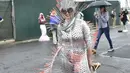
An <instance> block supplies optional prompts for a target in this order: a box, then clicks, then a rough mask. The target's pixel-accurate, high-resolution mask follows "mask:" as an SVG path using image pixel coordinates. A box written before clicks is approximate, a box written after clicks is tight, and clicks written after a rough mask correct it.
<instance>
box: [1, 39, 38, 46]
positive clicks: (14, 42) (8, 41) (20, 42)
mask: <svg viewBox="0 0 130 73" xmlns="http://www.w3.org/2000/svg"><path fill="white" fill-rule="evenodd" d="M35 41H38V39H29V40H24V41H15V40H14V39H10V40H6V41H0V45H7V44H11V45H14V44H22V43H29V42H35Z"/></svg>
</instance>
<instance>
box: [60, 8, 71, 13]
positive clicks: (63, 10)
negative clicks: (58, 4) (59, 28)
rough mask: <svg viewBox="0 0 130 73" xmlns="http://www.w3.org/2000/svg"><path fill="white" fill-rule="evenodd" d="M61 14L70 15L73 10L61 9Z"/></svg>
mask: <svg viewBox="0 0 130 73" xmlns="http://www.w3.org/2000/svg"><path fill="white" fill-rule="evenodd" d="M61 12H62V13H64V14H66V13H67V12H68V13H72V12H73V8H68V9H61Z"/></svg>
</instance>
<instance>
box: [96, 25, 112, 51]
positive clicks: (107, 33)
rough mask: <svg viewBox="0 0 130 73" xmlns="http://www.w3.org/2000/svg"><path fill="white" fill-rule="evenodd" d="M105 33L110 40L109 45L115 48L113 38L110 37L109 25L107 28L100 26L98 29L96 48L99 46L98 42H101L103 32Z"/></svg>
mask: <svg viewBox="0 0 130 73" xmlns="http://www.w3.org/2000/svg"><path fill="white" fill-rule="evenodd" d="M103 33H104V34H105V36H106V38H107V40H108V42H109V45H110V48H111V49H112V48H113V45H112V41H111V38H110V30H109V27H106V28H100V29H99V30H98V35H97V40H96V43H95V46H94V49H97V46H98V43H99V40H100V38H101V36H102V34H103Z"/></svg>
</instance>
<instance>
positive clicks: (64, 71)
mask: <svg viewBox="0 0 130 73" xmlns="http://www.w3.org/2000/svg"><path fill="white" fill-rule="evenodd" d="M57 6H58V8H57V9H56V11H57V13H58V15H59V17H60V18H61V24H60V25H59V26H58V47H57V48H56V49H55V50H54V52H53V55H52V56H51V59H49V62H48V63H46V65H45V69H44V71H43V72H44V73H91V72H90V69H89V66H88V59H87V49H88V47H89V48H90V47H91V35H90V29H89V27H88V25H87V24H86V22H85V21H83V20H81V19H79V18H76V15H77V14H78V12H81V11H82V10H84V9H85V8H86V7H87V5H86V3H84V2H75V1H74V0H57ZM69 8H72V9H73V12H74V16H73V17H72V19H70V22H68V21H67V20H65V19H64V18H63V17H62V15H61V10H62V9H65V10H67V9H69Z"/></svg>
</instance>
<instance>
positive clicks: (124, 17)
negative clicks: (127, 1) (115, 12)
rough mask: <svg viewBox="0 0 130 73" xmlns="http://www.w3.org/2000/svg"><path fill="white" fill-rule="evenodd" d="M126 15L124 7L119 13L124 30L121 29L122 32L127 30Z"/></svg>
mask: <svg viewBox="0 0 130 73" xmlns="http://www.w3.org/2000/svg"><path fill="white" fill-rule="evenodd" d="M127 15H128V11H127V9H125V10H124V11H122V12H121V14H120V18H121V21H122V23H123V25H124V30H123V32H127V31H128V30H127V27H126V24H127V21H128V17H127Z"/></svg>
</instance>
